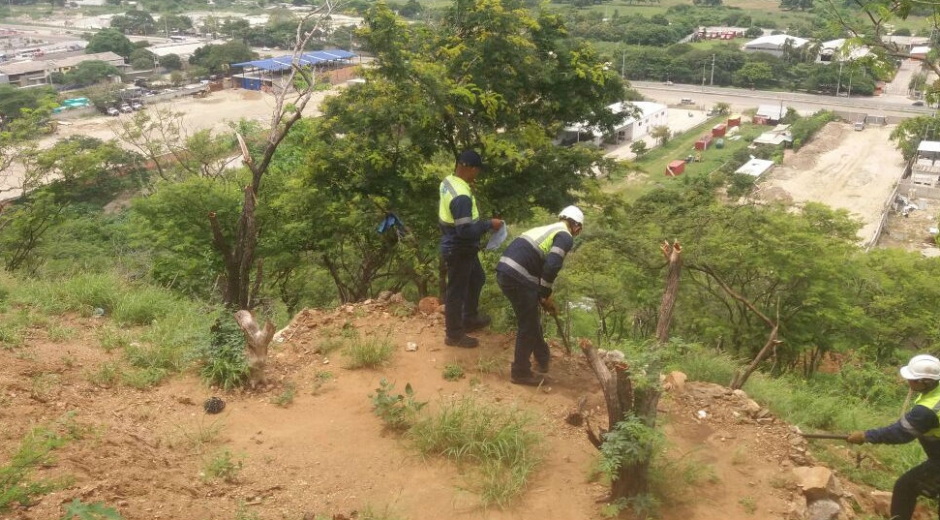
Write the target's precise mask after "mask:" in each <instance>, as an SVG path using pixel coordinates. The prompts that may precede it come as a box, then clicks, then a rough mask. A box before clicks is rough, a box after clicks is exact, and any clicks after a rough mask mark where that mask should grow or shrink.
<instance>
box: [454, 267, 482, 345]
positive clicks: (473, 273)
mask: <svg viewBox="0 0 940 520" xmlns="http://www.w3.org/2000/svg"><path fill="white" fill-rule="evenodd" d="M444 264H446V265H447V295H446V297H445V298H444V304H445V306H444V322H445V326H446V328H447V337H449V338H454V339H459V338H460V337H462V336H463V335H464V326H463V324H464V322H465V321H468V322H469V321H471V320H474V319H476V318H477V312H478V308H479V306H480V292H481V291H482V290H483V283H484V282H485V281H486V275H485V274H484V273H483V266H482V265H480V256H479V254H478V253H476V252H467V253H445V254H444Z"/></svg>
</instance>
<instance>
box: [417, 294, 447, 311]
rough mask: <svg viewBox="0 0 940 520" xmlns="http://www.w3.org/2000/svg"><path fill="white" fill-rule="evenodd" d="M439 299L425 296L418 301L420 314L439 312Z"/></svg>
mask: <svg viewBox="0 0 940 520" xmlns="http://www.w3.org/2000/svg"><path fill="white" fill-rule="evenodd" d="M441 307H442V305H441V300H438V299H437V298H435V297H434V296H425V297H424V298H421V300H420V301H419V302H418V310H419V311H420V312H421V313H422V314H438V313H440V312H441Z"/></svg>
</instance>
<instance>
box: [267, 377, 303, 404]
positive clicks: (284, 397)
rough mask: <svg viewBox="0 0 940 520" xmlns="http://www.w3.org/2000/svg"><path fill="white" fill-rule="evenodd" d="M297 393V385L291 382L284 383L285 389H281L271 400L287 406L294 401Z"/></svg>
mask: <svg viewBox="0 0 940 520" xmlns="http://www.w3.org/2000/svg"><path fill="white" fill-rule="evenodd" d="M296 395H297V385H295V384H294V383H291V382H287V383H284V390H283V391H281V393H280V394H278V395H277V396H276V397H274V398H273V399H271V402H272V403H274V404H276V405H278V406H280V407H282V408H287V407H288V406H289V405H290V404H291V403H293V402H294V397H295V396H296Z"/></svg>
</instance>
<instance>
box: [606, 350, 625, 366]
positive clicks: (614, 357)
mask: <svg viewBox="0 0 940 520" xmlns="http://www.w3.org/2000/svg"><path fill="white" fill-rule="evenodd" d="M605 357H606V358H607V362H608V363H623V362H624V361H625V360H626V359H627V358H626V357H625V356H624V355H623V352H620V351H619V350H608V351H607V356H605Z"/></svg>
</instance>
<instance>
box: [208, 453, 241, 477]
mask: <svg viewBox="0 0 940 520" xmlns="http://www.w3.org/2000/svg"><path fill="white" fill-rule="evenodd" d="M242 466H243V464H242V461H241V460H235V458H234V457H233V456H232V452H230V451H229V450H222V451H220V452H217V453H216V454H215V455H213V456H212V457H210V458H209V461H208V462H206V467H205V474H206V476H207V477H209V478H218V479H222V480H223V481H225V482H228V483H232V482H235V480H236V479H237V478H238V473H239V472H240V471H241V470H242Z"/></svg>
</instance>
